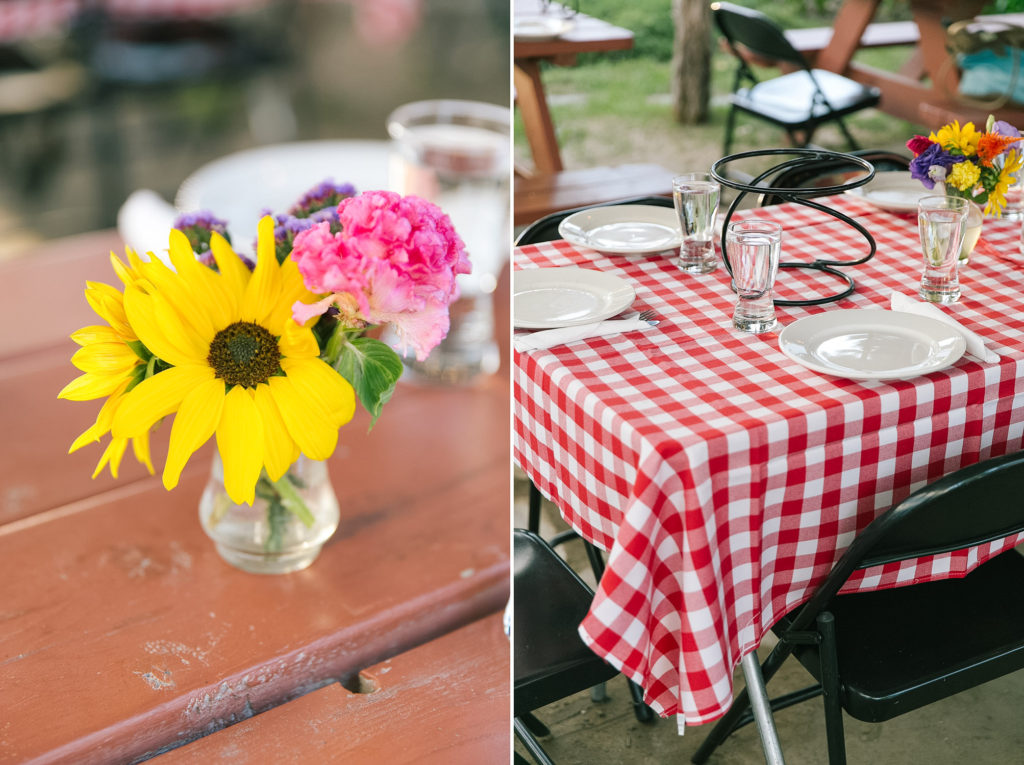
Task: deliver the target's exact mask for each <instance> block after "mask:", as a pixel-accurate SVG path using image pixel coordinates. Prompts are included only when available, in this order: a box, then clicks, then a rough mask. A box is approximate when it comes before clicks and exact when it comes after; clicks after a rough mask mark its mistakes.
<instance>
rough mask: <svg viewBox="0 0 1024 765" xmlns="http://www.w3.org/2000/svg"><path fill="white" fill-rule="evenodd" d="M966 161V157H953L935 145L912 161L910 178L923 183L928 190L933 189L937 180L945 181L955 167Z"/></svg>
mask: <svg viewBox="0 0 1024 765" xmlns="http://www.w3.org/2000/svg"><path fill="white" fill-rule="evenodd" d="M965 159H966V157H958V156H953V155H952V154H950V153H949V152H948V151H946V150H945V149H943V148H942V147H941V146H939V145H938V144H937V143H935V144H932V145H931V146H930V147H929V148H927V149H925V150H924V151H923V152H922V153H921V154H919V155H918V156H916V157H914V159H912V160H911V161H910V177H911V178H916V179H917V180H919V181H921V183H922V184H923V185H924V187H925V188H926V189H931V188H934V187H935V182H936V181H937V180H939V181H945V178H946V176H947V175H949V169H950V168H951V167H953V165H955V164H956V163H957V162H963V161H964V160H965ZM940 170H941V171H942V172H940Z"/></svg>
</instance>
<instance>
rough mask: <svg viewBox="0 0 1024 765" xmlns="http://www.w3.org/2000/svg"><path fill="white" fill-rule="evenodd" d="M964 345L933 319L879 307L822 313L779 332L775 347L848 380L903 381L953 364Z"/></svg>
mask: <svg viewBox="0 0 1024 765" xmlns="http://www.w3.org/2000/svg"><path fill="white" fill-rule="evenodd" d="M966 347H967V344H966V342H965V341H964V337H963V335H961V334H960V333H959V332H957V331H956V330H955V329H954V328H953V327H951V326H949V325H948V324H945V323H943V322H941V321H939V320H938V319H932V318H929V317H927V316H918V315H916V314H910V313H901V312H895V311H884V310H878V309H849V310H845V311H826V312H825V313H819V314H815V315H813V316H807V317H804V318H803V319H799V320H797V321H795V322H793V323H792V324H790V325H789V326H787V327H786V328H785V329H783V330H782V332H781V333H780V334H779V349H780V350H781V351H782V352H783V353H784V354H786V355H787V356H789V358H791V359H793V361H795V362H797V363H798V364H803V365H804V366H805V367H807V368H808V369H813V370H814V371H815V372H823V373H825V374H829V375H836V376H837V377H846V378H848V379H851V380H908V379H910V378H913V377H917V376H919V375H923V374H926V373H928V372H934V371H936V370H939V369H945V368H946V367H948V366H951V365H953V364H954V363H956V361H957V360H958V359H959V358H960V357H961V356H963V354H964V350H965V349H966Z"/></svg>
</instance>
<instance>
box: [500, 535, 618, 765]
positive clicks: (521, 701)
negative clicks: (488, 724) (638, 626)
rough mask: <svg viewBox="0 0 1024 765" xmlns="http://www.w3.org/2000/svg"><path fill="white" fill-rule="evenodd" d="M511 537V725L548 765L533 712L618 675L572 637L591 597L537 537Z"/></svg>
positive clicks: (541, 762)
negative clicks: (536, 733) (513, 593)
mask: <svg viewBox="0 0 1024 765" xmlns="http://www.w3.org/2000/svg"><path fill="white" fill-rule="evenodd" d="M513 535H514V538H515V543H514V546H513V557H512V560H513V571H514V577H515V579H514V584H513V587H514V592H515V597H514V602H515V614H514V616H513V621H512V630H513V632H512V635H513V641H512V644H513V650H514V652H515V663H514V665H513V667H514V673H515V679H514V682H515V688H514V698H513V707H514V709H513V716H514V718H515V719H514V721H513V725H514V729H515V733H516V736H517V737H518V738H519V740H520V741H522V742H523V745H524V746H525V747H526V748H527V750H528V751H529V752H530V754H531V755H532V756H533V758H534V759H535V760H536V761H537V762H538V763H540V764H541V765H552V763H551V759H550V758H549V757H548V755H547V753H546V752H545V751H544V749H543V747H541V745H540V742H538V741H537V739H536V737H535V736H534V734H533V732H531V730H530V729H531V727H535V726H536V723H535V722H534V721H533V720H532V719H531V718H532V715H531V713H532V712H533V710H535V709H539V708H540V707H543V706H546V705H547V704H551V703H553V702H555V701H558V700H559V699H564V698H565V697H566V696H571V695H572V694H574V693H578V692H580V691H583V690H586V689H587V688H590V687H591V686H594V685H598V684H600V683H603V682H605V681H606V680H610V679H611V678H613V677H615V675H617V674H618V671H617V670H616V669H615V668H614V667H612V666H610V665H609V664H606V663H605V662H604V661H602V660H601V659H600V658H598V656H597V655H596V654H595V653H594V652H593V651H591V650H590V649H589V648H587V646H586V645H584V643H583V641H582V640H580V637H579V634H578V633H577V631H576V629H577V627H578V626H579V624H580V622H581V621H583V617H584V616H586V615H587V609H589V608H590V601H591V600H593V597H594V593H593V592H591V591H590V588H589V587H587V585H586V584H584V582H583V580H582V579H580V578H579V576H577V575H576V572H575V571H573V570H572V569H571V568H570V567H569V565H568V564H567V563H566V562H565V561H563V560H562V559H561V558H560V557H558V555H557V554H556V553H555V551H554V550H553V549H552V548H551V546H550V545H548V544H547V543H546V542H545V541H544V540H543V539H541V538H540V537H539V536H537V535H536V534H534V533H532V532H530V531H526V530H525V529H516V530H515V531H514V532H513ZM528 716H529V717H528ZM521 760H522V758H521V757H519V756H518V755H517V761H521Z"/></svg>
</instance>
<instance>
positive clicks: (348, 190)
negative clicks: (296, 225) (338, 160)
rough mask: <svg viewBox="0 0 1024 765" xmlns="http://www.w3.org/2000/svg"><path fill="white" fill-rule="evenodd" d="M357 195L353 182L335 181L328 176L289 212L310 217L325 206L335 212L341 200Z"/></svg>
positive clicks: (297, 216)
mask: <svg viewBox="0 0 1024 765" xmlns="http://www.w3.org/2000/svg"><path fill="white" fill-rule="evenodd" d="M355 195H356V187H355V186H353V185H352V184H351V183H335V182H334V181H333V180H331V179H329V178H328V179H327V180H326V181H323V182H322V183H319V184H318V185H316V186H314V187H313V188H311V189H310V190H309V191H307V192H306V193H305V194H303V195H302V197H301V198H300V199H299V201H298V202H296V203H295V204H294V205H292V207H291V209H289V210H288V214H289V215H292V216H294V217H296V218H309V217H312V216H313V215H314V214H316V213H318V212H320V211H322V210H324V209H325V208H330V209H331V210H332V212H333V211H335V210H337V207H338V205H339V204H341V200H343V199H348V198H349V197H354V196H355Z"/></svg>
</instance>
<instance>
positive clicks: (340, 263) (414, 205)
mask: <svg viewBox="0 0 1024 765" xmlns="http://www.w3.org/2000/svg"><path fill="white" fill-rule="evenodd" d="M338 220H339V222H340V223H341V232H340V233H338V234H331V232H330V224H328V223H321V224H319V225H317V226H313V227H312V228H310V229H308V230H307V231H303V232H302V233H300V234H299V235H298V236H296V237H295V246H294V249H293V250H292V255H291V257H292V258H293V259H294V260H295V262H296V263H297V264H298V267H299V271H300V272H301V273H302V277H303V280H304V281H305V283H306V287H307V288H308V289H309V291H310V292H315V293H317V294H320V295H325V297H324V298H323V299H322V300H320V301H318V302H316V303H314V304H312V305H306V304H304V303H296V304H295V305H294V306H293V307H292V313H293V316H294V318H295V320H296V321H299V322H302V323H305V322H306V321H308V320H309V319H310V318H312V317H314V316H319V315H320V314H322V313H324V312H325V311H327V310H328V308H330V307H331V306H332V305H334V306H337V307H338V308H340V309H341V310H342V312H343V314H345V315H347V314H348V313H350V312H351V307H352V303H353V300H354V301H355V305H356V306H357V311H358V314H359V316H358V317H357V318H359V319H361V320H363V321H366V322H368V323H370V324H391V325H392V326H393V327H394V328H395V330H396V331H397V333H398V337H399V339H400V340H401V342H402V344H403V346H404V347H403V350H404V348H405V347H412V348H413V349H414V350H415V352H416V358H417V359H419V360H420V361H422V360H423V359H425V358H426V357H427V354H428V353H429V352H430V350H431V349H432V348H433V347H434V346H436V345H437V344H438V343H439V342H441V340H443V339H444V336H445V335H446V334H447V333H448V305H449V304H450V303H451V302H452V301H453V300H454V299H455V298H456V297H458V289H457V287H456V283H455V276H456V275H457V274H466V273H469V271H470V265H469V259H468V258H467V256H466V250H465V245H464V244H463V242H462V240H461V239H460V238H459V235H458V234H457V233H455V228H454V227H453V226H452V223H451V220H449V218H448V216H447V215H445V214H444V213H443V212H442V211H441V209H440V208H439V207H437V206H436V205H434V204H431V203H430V202H427V201H426V200H424V199H420V198H419V197H415V196H407V197H402V196H401V195H399V194H396V193H394V192H391V191H368V192H365V193H363V194H360V195H359V196H355V197H351V198H349V199H344V200H342V201H341V204H339V205H338Z"/></svg>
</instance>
